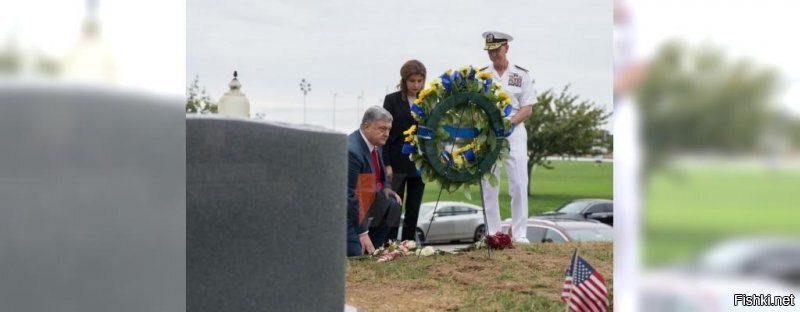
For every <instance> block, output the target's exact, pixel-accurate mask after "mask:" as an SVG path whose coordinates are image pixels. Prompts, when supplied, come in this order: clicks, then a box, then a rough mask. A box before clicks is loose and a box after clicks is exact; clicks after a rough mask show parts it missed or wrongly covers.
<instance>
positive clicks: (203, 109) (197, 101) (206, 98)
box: [186, 76, 217, 114]
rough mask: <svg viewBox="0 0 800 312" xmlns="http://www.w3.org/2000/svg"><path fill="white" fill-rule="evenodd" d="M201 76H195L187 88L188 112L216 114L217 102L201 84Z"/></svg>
mask: <svg viewBox="0 0 800 312" xmlns="http://www.w3.org/2000/svg"><path fill="white" fill-rule="evenodd" d="M199 81H200V79H199V77H198V76H194V81H192V84H191V85H190V86H189V88H187V89H186V112H187V113H200V114H216V113H217V103H214V101H213V100H212V99H211V96H210V95H208V93H207V92H206V88H205V87H202V88H200V86H199V84H200V83H199Z"/></svg>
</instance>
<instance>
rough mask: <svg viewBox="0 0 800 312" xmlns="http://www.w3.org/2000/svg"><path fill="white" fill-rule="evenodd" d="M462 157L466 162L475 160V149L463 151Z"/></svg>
mask: <svg viewBox="0 0 800 312" xmlns="http://www.w3.org/2000/svg"><path fill="white" fill-rule="evenodd" d="M464 158H465V159H466V160H467V161H468V162H475V161H476V160H478V158H476V157H475V151H473V150H472V149H471V148H470V149H467V150H466V151H464Z"/></svg>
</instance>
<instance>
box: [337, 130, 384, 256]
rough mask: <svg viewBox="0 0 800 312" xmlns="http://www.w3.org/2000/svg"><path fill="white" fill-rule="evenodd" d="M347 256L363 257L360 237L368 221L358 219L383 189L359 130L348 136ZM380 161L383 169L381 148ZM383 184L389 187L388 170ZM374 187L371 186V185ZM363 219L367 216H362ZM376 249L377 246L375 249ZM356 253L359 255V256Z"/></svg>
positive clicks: (382, 176) (382, 173)
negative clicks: (377, 181)
mask: <svg viewBox="0 0 800 312" xmlns="http://www.w3.org/2000/svg"><path fill="white" fill-rule="evenodd" d="M347 155H348V163H347V255H348V256H353V255H357V254H361V242H360V241H359V240H358V235H359V234H361V233H364V232H366V231H367V226H368V224H367V222H366V220H363V221H364V222H361V221H362V220H359V219H360V218H359V214H360V213H362V211H363V210H365V208H364V207H367V208H368V207H370V206H371V205H372V203H371V201H373V200H374V199H375V198H376V197H378V196H382V195H383V194H379V193H380V192H379V191H381V190H378V189H377V183H375V178H374V177H375V174H374V173H373V171H372V160H371V159H372V153H371V152H370V150H369V147H367V143H366V142H364V138H363V137H362V136H361V133H360V132H359V130H356V131H355V132H353V133H350V135H349V136H348V137H347ZM378 162H380V165H379V166H380V168H385V167H384V164H383V160H382V157H381V148H380V147H379V148H378ZM380 178H381V181H383V187H384V188H390V184H389V181H387V179H386V172H385V170H381V175H380ZM370 184H371V185H370ZM362 217H364V216H363V215H362ZM375 247H376V248H377V247H378V246H375ZM356 250H357V254H356Z"/></svg>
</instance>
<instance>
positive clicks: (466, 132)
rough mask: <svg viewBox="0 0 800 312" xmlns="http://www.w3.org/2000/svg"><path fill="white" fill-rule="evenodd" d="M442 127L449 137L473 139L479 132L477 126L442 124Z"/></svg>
mask: <svg viewBox="0 0 800 312" xmlns="http://www.w3.org/2000/svg"><path fill="white" fill-rule="evenodd" d="M442 128H444V131H447V134H449V135H450V137H451V138H459V139H474V138H476V137H478V134H480V131H478V128H457V127H453V126H443V127H442Z"/></svg>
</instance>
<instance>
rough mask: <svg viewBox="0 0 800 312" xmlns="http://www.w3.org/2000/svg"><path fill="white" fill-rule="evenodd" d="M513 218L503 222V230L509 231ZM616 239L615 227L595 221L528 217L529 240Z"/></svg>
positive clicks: (551, 241) (536, 241) (545, 241)
mask: <svg viewBox="0 0 800 312" xmlns="http://www.w3.org/2000/svg"><path fill="white" fill-rule="evenodd" d="M510 225H511V219H506V220H505V221H503V222H502V223H501V227H502V229H503V232H505V233H508V232H509V231H508V229H509V226H510ZM613 239H614V229H613V228H612V227H611V226H609V225H606V224H603V223H600V222H594V221H581V220H569V219H553V220H545V219H537V218H530V219H528V240H529V241H530V242H531V243H553V242H572V241H601V242H610V241H613Z"/></svg>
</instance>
